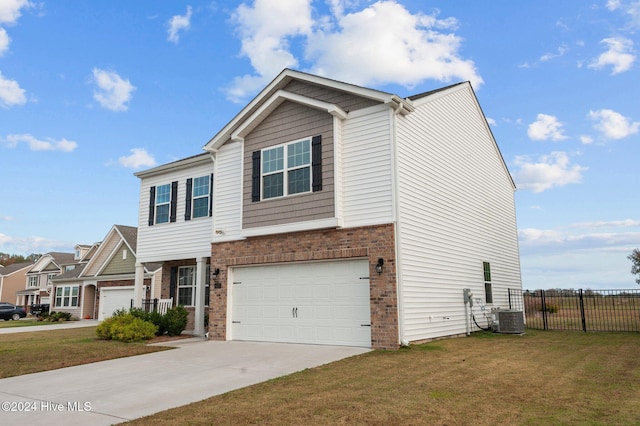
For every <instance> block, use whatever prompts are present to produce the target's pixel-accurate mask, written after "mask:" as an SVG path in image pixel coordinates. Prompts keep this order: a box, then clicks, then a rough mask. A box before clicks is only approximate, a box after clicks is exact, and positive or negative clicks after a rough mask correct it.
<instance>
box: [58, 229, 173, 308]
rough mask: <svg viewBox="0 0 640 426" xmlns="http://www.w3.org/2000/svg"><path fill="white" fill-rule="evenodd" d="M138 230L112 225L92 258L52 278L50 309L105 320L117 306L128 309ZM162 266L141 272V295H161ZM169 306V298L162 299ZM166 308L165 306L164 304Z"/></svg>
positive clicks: (154, 297) (132, 283)
mask: <svg viewBox="0 0 640 426" xmlns="http://www.w3.org/2000/svg"><path fill="white" fill-rule="evenodd" d="M137 236H138V229H137V228H135V227H132V226H124V225H114V226H113V227H112V228H111V230H109V232H108V233H107V235H106V236H105V238H104V240H103V241H102V243H101V244H100V245H99V247H97V249H96V250H95V252H94V253H93V255H92V256H91V259H90V260H89V261H88V262H86V263H84V264H82V265H80V266H79V267H77V268H75V269H73V270H70V271H67V272H65V273H63V274H60V275H58V276H56V277H55V278H53V279H52V284H53V288H52V292H51V311H56V312H69V313H71V314H72V315H73V316H75V317H77V318H79V319H99V320H104V319H106V318H108V317H110V316H111V315H112V314H113V312H114V311H116V310H118V309H129V308H130V307H131V299H132V298H133V288H134V287H133V285H134V275H135V264H136V242H137ZM160 266H161V265H154V264H148V265H147V268H146V269H145V271H144V284H145V287H144V288H145V291H144V296H145V298H146V299H147V300H151V301H153V300H154V299H157V298H159V297H160V282H161V268H160ZM163 303H164V304H165V305H170V301H163ZM164 307H167V306H164Z"/></svg>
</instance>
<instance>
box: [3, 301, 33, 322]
mask: <svg viewBox="0 0 640 426" xmlns="http://www.w3.org/2000/svg"><path fill="white" fill-rule="evenodd" d="M26 316H27V312H26V311H25V310H24V308H21V307H20V306H16V305H12V304H11V303H5V302H0V319H3V320H5V321H9V320H15V321H17V320H19V319H20V318H24V317H26Z"/></svg>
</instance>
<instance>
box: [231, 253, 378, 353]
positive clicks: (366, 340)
mask: <svg viewBox="0 0 640 426" xmlns="http://www.w3.org/2000/svg"><path fill="white" fill-rule="evenodd" d="M368 275H369V264H368V262H367V260H346V261H331V262H309V263H296V264H280V265H269V266H255V267H242V268H240V267H238V268H234V270H233V275H232V276H233V284H232V285H233V287H232V289H231V298H232V303H231V309H232V310H231V338H232V339H233V340H253V341H267V342H290V343H314V344H328V345H344V346H364V347H370V346H371V311H370V301H369V277H368Z"/></svg>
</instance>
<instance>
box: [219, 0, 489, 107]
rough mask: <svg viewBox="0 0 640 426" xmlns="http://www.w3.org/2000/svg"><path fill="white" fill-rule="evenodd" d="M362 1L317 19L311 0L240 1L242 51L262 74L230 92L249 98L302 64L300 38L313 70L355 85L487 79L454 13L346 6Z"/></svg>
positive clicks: (381, 4)
mask: <svg viewBox="0 0 640 426" xmlns="http://www.w3.org/2000/svg"><path fill="white" fill-rule="evenodd" d="M357 4H359V2H352V1H345V2H342V1H339V0H332V1H330V5H331V8H330V9H331V15H330V16H322V17H319V18H318V19H316V20H315V21H314V20H313V17H312V12H313V9H312V7H311V1H310V0H308V1H293V0H290V1H281V0H256V1H255V2H254V4H253V6H247V5H245V4H243V5H241V6H240V7H238V9H237V10H236V13H235V15H234V19H235V21H236V23H237V24H238V33H239V36H240V38H241V39H242V55H243V56H246V57H248V58H249V59H250V61H251V65H252V67H253V69H254V70H255V74H253V75H245V76H242V77H238V78H236V79H235V80H234V82H233V85H232V87H231V88H230V89H229V90H228V95H229V97H230V98H231V99H233V100H235V101H239V100H241V99H242V98H243V97H244V98H246V97H247V96H248V95H249V94H252V93H253V92H255V91H256V90H257V89H259V88H260V87H261V86H263V85H264V84H266V83H267V82H268V81H269V80H271V79H272V78H273V77H274V76H275V75H277V74H278V73H279V72H280V71H281V70H282V69H283V68H293V67H297V66H298V64H299V62H298V59H299V58H298V57H296V55H295V54H294V49H293V48H292V47H291V44H292V43H293V42H299V43H298V44H297V45H296V46H299V48H300V49H301V50H302V54H301V55H302V57H303V59H304V60H306V61H308V62H309V63H310V66H309V71H310V72H313V73H315V74H319V75H325V76H328V77H331V78H335V79H338V80H343V81H349V82H351V83H355V84H361V85H372V84H386V83H396V84H401V85H404V86H406V87H412V86H415V85H417V84H419V83H421V82H422V81H424V80H427V79H434V80H438V81H441V82H449V81H452V80H470V81H471V82H472V84H473V85H474V87H476V88H478V87H479V86H480V85H481V84H482V83H483V80H482V77H480V75H479V74H478V72H477V70H476V68H475V65H474V63H473V61H470V60H466V59H463V58H462V57H461V55H460V53H459V50H460V46H461V44H462V39H461V38H460V37H459V36H457V35H456V34H455V32H454V30H455V28H456V26H457V25H458V23H457V21H456V20H455V19H454V18H447V19H439V18H438V17H437V15H436V14H434V15H425V14H423V13H415V14H412V13H411V12H410V11H409V10H407V9H406V8H405V7H404V6H402V5H400V4H398V3H396V2H395V1H390V0H382V1H378V2H376V3H374V4H372V5H370V6H368V7H366V8H365V9H362V10H358V11H354V12H350V13H347V12H345V10H346V9H352V8H353V7H354V6H355V5H357Z"/></svg>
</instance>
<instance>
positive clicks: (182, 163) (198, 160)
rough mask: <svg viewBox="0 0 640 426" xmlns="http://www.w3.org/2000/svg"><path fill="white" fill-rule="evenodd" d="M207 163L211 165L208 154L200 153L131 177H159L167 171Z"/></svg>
mask: <svg viewBox="0 0 640 426" xmlns="http://www.w3.org/2000/svg"><path fill="white" fill-rule="evenodd" d="M208 162H211V163H213V158H212V157H211V155H210V154H209V155H208V154H207V153H202V154H198V155H194V156H192V157H188V158H184V159H182V160H178V161H174V162H172V163H168V164H163V165H161V166H158V167H154V168H153V169H149V170H143V171H141V172H137V173H134V174H133V175H134V176H136V177H138V178H140V179H144V178H148V177H151V176H156V175H160V174H163V173H166V172H168V171H175V170H180V169H184V168H188V167H192V166H194V165H199V164H205V163H208Z"/></svg>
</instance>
